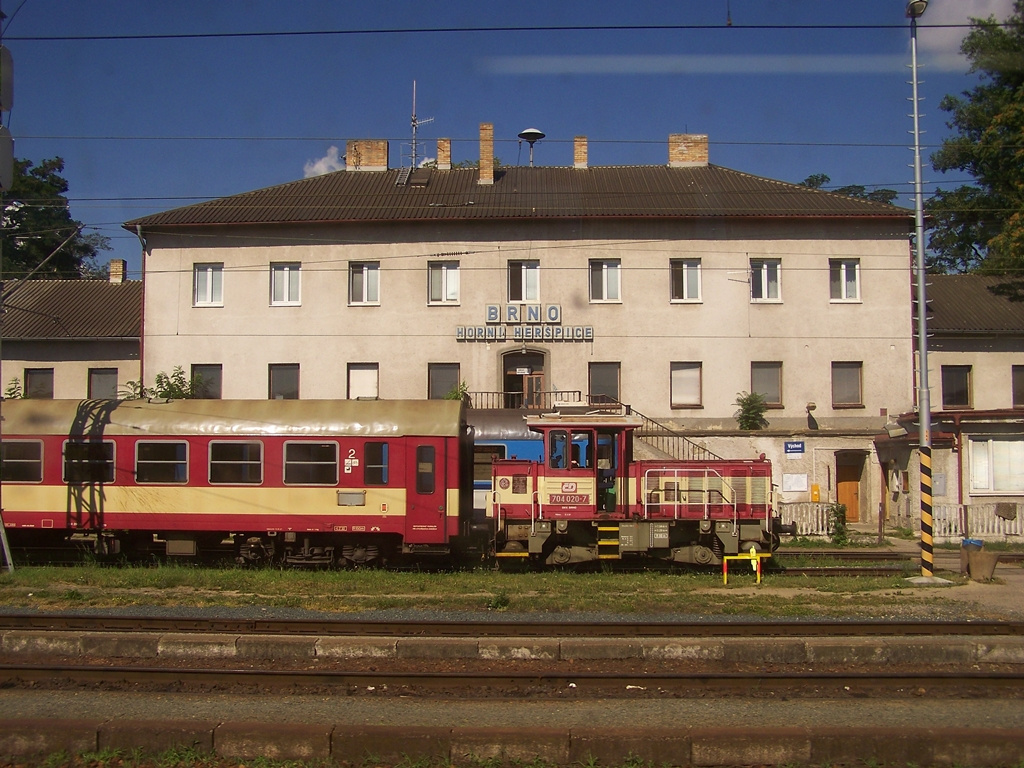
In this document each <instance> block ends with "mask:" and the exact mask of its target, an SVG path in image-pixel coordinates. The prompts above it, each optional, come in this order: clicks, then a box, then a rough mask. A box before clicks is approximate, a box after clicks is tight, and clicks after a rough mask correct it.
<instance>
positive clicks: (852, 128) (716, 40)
mask: <svg viewBox="0 0 1024 768" xmlns="http://www.w3.org/2000/svg"><path fill="white" fill-rule="evenodd" d="M1010 6H1011V0H931V4H930V5H929V8H928V10H927V12H926V14H925V16H924V17H923V18H922V19H921V22H920V26H919V35H918V40H919V54H920V57H919V62H920V64H921V81H922V83H921V96H922V97H923V101H922V105H921V109H922V113H923V116H922V123H921V124H922V128H923V129H924V131H925V133H924V137H923V142H924V143H925V145H926V147H927V146H934V145H935V144H937V143H938V142H939V141H940V140H941V139H942V138H943V137H944V136H946V135H948V131H947V129H946V127H945V120H946V115H945V114H944V113H942V112H941V111H940V110H939V109H938V104H939V102H940V101H941V99H942V97H943V96H944V95H945V94H948V93H959V92H961V91H964V90H966V89H969V88H971V87H973V85H974V84H975V83H976V82H977V79H976V77H974V76H969V75H967V73H966V63H965V61H964V60H963V59H962V58H961V57H960V56H959V55H958V54H957V51H958V48H959V42H960V39H961V38H962V36H963V34H964V33H965V31H966V30H965V29H963V28H958V27H956V26H947V25H959V24H966V22H967V19H968V17H969V16H988V15H989V14H994V15H996V16H997V17H999V18H1005V17H1006V15H1008V13H1009V11H1010ZM2 9H3V11H4V12H5V13H6V14H7V15H8V17H9V19H8V26H7V27H6V30H5V36H4V43H5V44H6V45H7V47H8V48H9V49H10V50H11V53H12V55H13V58H14V71H15V97H14V106H13V109H12V110H11V111H10V112H9V113H7V114H5V115H4V116H3V118H4V121H5V123H6V124H7V125H8V126H9V128H10V130H11V132H12V134H13V135H14V137H15V155H16V156H17V157H22V158H28V159H30V160H32V161H33V162H39V161H40V160H43V159H45V158H49V157H53V156H57V155H59V156H61V157H63V158H64V160H65V163H66V166H65V177H66V178H67V180H68V182H69V184H70V190H69V194H68V196H69V198H70V199H71V201H72V215H73V216H74V217H75V218H76V219H78V220H79V221H82V222H83V223H85V224H86V225H87V226H88V228H89V229H88V231H92V232H99V233H101V234H103V235H106V236H107V237H109V238H110V239H111V244H112V245H113V246H114V248H113V250H112V251H111V252H108V253H106V254H103V259H104V260H106V258H124V259H126V260H127V261H128V268H129V275H130V276H132V277H138V276H139V270H140V264H141V259H140V246H139V243H138V241H137V240H136V239H135V238H134V237H133V236H132V235H130V234H129V233H127V232H125V231H124V230H123V229H121V224H122V223H123V222H124V221H126V220H128V219H132V218H135V217H138V216H142V215H145V214H148V213H153V212H155V211H160V210H165V209H168V208H173V207H177V206H179V205H186V204H189V203H192V202H198V201H200V200H206V199H210V198H214V197H220V196H224V195H231V194H236V193H239V192H244V191H247V190H250V189H257V188H259V187H265V186H270V185H273V184H279V183H283V182H287V181H292V180H294V179H299V178H302V177H303V176H304V175H305V174H306V173H308V172H312V169H314V168H315V169H321V170H323V169H330V168H332V167H334V165H335V163H334V160H335V157H336V154H337V152H338V151H339V150H341V151H343V147H344V142H345V141H346V140H348V139H353V138H386V139H389V140H390V146H391V165H392V166H393V167H394V166H397V165H401V164H405V165H407V164H409V161H410V160H409V155H410V139H411V129H410V118H411V111H412V89H413V81H414V80H415V81H416V83H417V110H416V111H417V116H418V117H419V118H420V120H421V123H422V124H421V125H420V127H419V131H418V136H419V140H420V145H419V155H420V157H424V156H427V157H429V156H433V154H434V148H435V146H436V139H437V138H438V137H447V138H451V139H452V141H453V150H452V153H453V159H454V160H455V161H456V162H458V161H460V160H473V159H476V157H477V155H478V152H479V147H478V143H477V141H478V131H479V124H480V123H481V122H491V123H494V126H495V138H496V150H495V153H496V154H497V155H498V157H500V158H501V160H502V162H505V163H510V164H515V163H517V162H520V163H526V162H527V161H528V149H527V147H525V146H523V147H520V146H519V142H518V141H517V139H516V135H517V134H518V133H519V132H520V131H521V130H523V129H525V128H538V129H540V130H542V131H543V132H544V133H546V134H547V138H546V139H545V140H544V141H542V142H541V143H539V144H537V145H536V149H535V163H536V164H537V165H571V164H572V139H573V137H574V136H576V135H585V136H587V137H588V139H589V143H590V158H589V160H590V164H591V165H632V164H645V165H646V164H663V163H665V162H667V139H668V135H669V134H670V133H681V132H690V133H706V134H708V136H709V140H710V159H711V162H712V163H715V164H718V165H723V166H727V167H729V168H734V169H736V170H740V171H745V172H748V173H753V174H757V175H761V176H767V177H770V178H775V179H781V180H784V181H792V182H799V181H801V180H803V179H804V178H806V177H807V176H809V175H811V174H814V173H826V174H828V175H829V176H831V178H832V183H833V184H834V185H845V184H863V185H865V186H868V187H871V186H883V187H890V188H893V189H897V190H899V191H900V192H901V198H900V202H901V203H902V204H904V205H908V206H909V205H911V204H912V200H911V196H910V194H911V192H912V184H911V181H912V179H913V172H912V169H911V168H910V167H909V165H910V163H912V161H913V155H912V153H911V152H910V150H909V149H908V147H909V146H910V144H911V137H910V134H909V131H910V129H911V120H910V118H909V117H908V115H909V114H910V111H911V104H910V101H909V97H910V86H909V85H908V81H909V79H910V70H909V68H908V65H909V62H910V42H909V41H910V34H909V24H908V22H907V20H906V18H905V16H904V9H905V3H904V1H903V0H858V1H857V2H853V3H845V4H843V3H828V2H822V0H728V2H727V0H675V1H674V2H653V1H651V2H648V1H646V0H634V2H632V3H629V4H626V3H622V2H608V1H607V0H588V1H587V2H582V1H577V0H561V2H554V3H548V4H526V3H520V4H515V3H495V2H487V1H486V0H472V1H468V0H448V2H444V3H441V2H424V1H423V0H420V1H419V2H390V1H389V0H379V1H378V2H372V3H347V2H337V0H293V2H290V3H281V2H271V1H270V0H204V1H203V2H198V1H197V0H175V2H173V3H170V2H166V1H165V0H102V2H82V1H81V0H24V1H22V0H3V4H2ZM727 15H728V16H731V19H732V26H731V27H729V26H727V25H726V20H727ZM667 25H683V26H690V27H701V28H691V29H671V30H669V29H635V28H634V29H603V30H596V29H593V27H612V26H630V27H640V26H667ZM496 27H503V28H509V27H559V28H560V29H557V30H551V31H459V30H466V29H467V28H476V29H478V30H481V29H486V28H490V29H491V30H493V29H494V28H496ZM588 27H590V28H591V29H587V28H588ZM753 27H761V28H753ZM442 29H443V30H455V31H421V30H442ZM396 30H402V31H396ZM283 32H287V33H305V32H320V33H329V34H288V35H259V34H258V35H248V36H247V35H240V34H239V33H283ZM209 35H225V36H214V37H211V36H209ZM132 36H138V37H141V38H142V39H130V38H131V37H132ZM152 36H156V39H154V37H152ZM166 36H173V37H166ZM90 37H93V38H95V37H100V38H111V37H112V38H118V39H88V38H90ZM125 38H129V39H125ZM427 118H432V121H430V122H426V120H427ZM332 148H334V149H333V150H332ZM928 151H929V150H927V149H926V159H927V153H928ZM307 169H310V170H307ZM965 180H966V179H964V178H959V177H954V176H949V175H947V176H945V177H943V176H939V175H937V174H934V173H929V172H928V170H927V168H926V171H925V181H926V183H927V184H928V185H929V186H930V187H931V186H934V183H935V182H939V183H941V184H942V185H944V186H946V187H950V186H954V185H956V184H958V183H960V182H962V181H965Z"/></svg>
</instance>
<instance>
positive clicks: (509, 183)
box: [125, 165, 910, 230]
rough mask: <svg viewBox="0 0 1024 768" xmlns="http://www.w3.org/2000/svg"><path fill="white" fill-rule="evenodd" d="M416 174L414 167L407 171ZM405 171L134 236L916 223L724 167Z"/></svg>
mask: <svg viewBox="0 0 1024 768" xmlns="http://www.w3.org/2000/svg"><path fill="white" fill-rule="evenodd" d="M406 171H408V169H406ZM399 173H400V170H399V169H392V170H388V171H337V172H335V173H329V174H325V175H323V176H316V177H313V178H309V179H302V180H301V181H294V182H291V183H289V184H282V185H279V186H275V187H267V188H265V189H258V190H255V191H253V192H245V193H243V194H239V195H232V196H231V197H223V198H220V199H217V200H210V201H209V202H205V203H197V204H196V205H190V206H186V207H184V208H175V209H173V210H170V211H164V212H162V213H156V214H153V215H151V216H144V217H142V218H138V219H133V220H132V221H129V222H127V223H126V224H125V228H127V229H132V230H134V229H135V227H136V226H141V227H142V228H143V229H144V230H145V229H150V230H152V229H153V228H159V227H162V226H194V225H216V224H282V223H308V222H323V223H329V222H355V221H387V222H400V221H431V220H453V221H459V220H493V219H538V218H579V217H658V218H680V217H698V216H700V217H705V216H716V217H717V216H748V217H749V216H757V217H761V216H787V217H793V216H798V217H801V216H811V217H821V216H826V217H831V216H839V217H849V216H860V217H883V218H895V219H899V218H907V220H908V221H909V217H910V211H908V210H906V209H904V208H899V207H896V206H892V205H886V204H883V203H876V202H873V201H870V200H864V199H858V198H852V197H846V196H845V195H837V194H833V193H830V192H824V191H821V190H816V189H810V188H808V187H803V186H800V185H796V184H788V183H786V182H781V181H773V180H772V179H765V178H762V177H760V176H751V175H750V174H746V173H740V172H739V171H733V170H730V169H728V168H722V167H720V166H716V165H707V166H697V167H689V168H670V167H668V166H635V167H591V168H587V169H576V168H567V167H544V168H530V167H522V166H515V167H508V168H499V169H498V170H497V171H496V173H495V181H494V184H493V185H481V184H478V183H477V179H478V178H479V171H478V170H477V169H475V168H459V169H452V170H449V171H438V170H431V171H429V173H428V174H426V184H425V185H422V186H421V185H419V184H416V185H414V184H410V183H408V182H406V183H404V184H396V182H398V181H399Z"/></svg>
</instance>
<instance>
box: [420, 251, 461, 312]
mask: <svg viewBox="0 0 1024 768" xmlns="http://www.w3.org/2000/svg"><path fill="white" fill-rule="evenodd" d="M435 278H436V279H435ZM435 287H436V288H437V289H438V291H437V293H436V294H435V291H434V289H435ZM459 290H460V285H459V262H457V261H432V262H430V263H429V264H427V304H458V303H459Z"/></svg>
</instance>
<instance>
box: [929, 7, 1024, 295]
mask: <svg viewBox="0 0 1024 768" xmlns="http://www.w3.org/2000/svg"><path fill="white" fill-rule="evenodd" d="M971 25H972V29H971V31H970V32H969V33H968V34H967V36H966V37H964V40H963V42H962V43H961V46H960V50H961V52H962V53H963V54H964V55H965V56H966V57H967V59H968V61H969V62H970V69H969V71H970V72H971V73H974V74H977V75H978V78H979V80H980V81H981V82H980V84H979V85H977V86H976V87H975V88H973V89H972V90H970V91H964V92H963V93H962V94H960V95H959V96H953V95H950V96H946V97H945V98H944V99H943V100H942V102H941V103H940V104H939V108H940V109H942V110H943V111H945V112H948V113H949V115H950V118H949V120H948V122H947V125H948V126H949V127H950V128H951V129H952V130H953V131H954V132H955V135H953V136H950V137H949V138H947V139H945V140H943V142H942V145H941V147H940V148H939V149H938V150H937V151H936V152H935V153H934V154H932V157H931V162H932V167H933V168H935V169H936V170H937V171H941V172H943V173H946V172H949V171H959V172H961V173H963V172H966V173H968V174H970V175H971V176H972V177H973V178H974V183H973V184H965V185H962V186H960V187H957V188H955V189H951V190H946V189H941V188H940V189H939V190H938V191H937V192H936V193H935V195H934V196H933V197H931V198H930V199H929V200H928V202H927V204H926V210H927V213H928V216H929V224H928V226H929V231H930V237H929V241H928V246H929V249H930V251H931V253H930V254H928V267H929V269H930V270H931V271H935V272H985V273H990V274H1010V275H1012V274H1014V273H1017V274H1018V275H1019V274H1020V270H1021V268H1022V267H1024V141H1022V137H1024V0H1015V2H1014V6H1013V13H1012V14H1011V16H1010V18H1009V19H1008V20H1007V21H1006V22H1005V23H1003V24H1000V23H999V22H998V21H997V20H996V19H995V18H994V17H989V18H987V19H972V21H971Z"/></svg>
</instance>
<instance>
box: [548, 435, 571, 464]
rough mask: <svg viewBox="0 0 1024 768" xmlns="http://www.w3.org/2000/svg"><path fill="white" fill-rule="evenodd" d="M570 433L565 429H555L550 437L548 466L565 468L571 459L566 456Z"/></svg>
mask: <svg viewBox="0 0 1024 768" xmlns="http://www.w3.org/2000/svg"><path fill="white" fill-rule="evenodd" d="M568 442H569V435H568V433H566V432H565V430H561V429H553V430H551V432H550V436H549V437H548V446H549V447H548V466H550V467H551V468H552V469H565V468H566V467H567V466H568V464H569V460H568V458H566V455H565V454H566V450H565V447H566V444H567V443H568Z"/></svg>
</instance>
